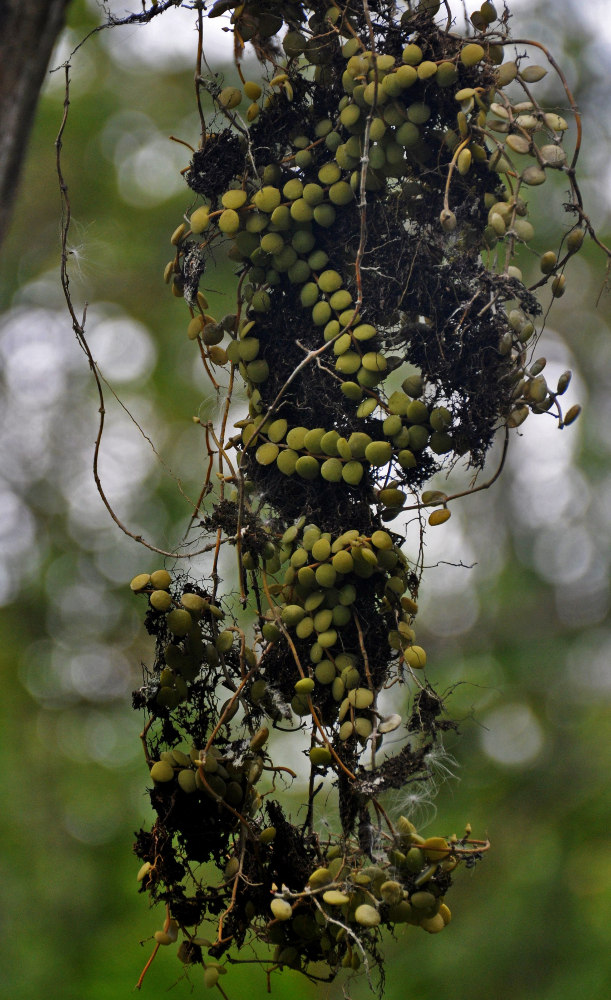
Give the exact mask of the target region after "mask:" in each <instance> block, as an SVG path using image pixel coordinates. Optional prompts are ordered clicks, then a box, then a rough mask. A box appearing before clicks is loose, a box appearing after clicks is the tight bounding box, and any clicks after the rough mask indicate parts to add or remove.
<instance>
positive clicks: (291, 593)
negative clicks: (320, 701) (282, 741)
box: [262, 518, 426, 740]
mask: <svg viewBox="0 0 611 1000" xmlns="http://www.w3.org/2000/svg"><path fill="white" fill-rule="evenodd" d="M304 522H305V518H302V519H301V520H300V521H299V522H298V523H297V524H295V525H292V526H291V527H290V528H288V529H287V530H286V532H285V533H284V535H283V536H282V540H281V541H282V544H281V548H280V549H279V551H278V554H277V555H276V556H275V557H274V559H273V560H270V561H268V562H267V563H266V564H265V569H266V573H271V572H276V573H278V574H279V573H280V572H281V571H282V568H283V567H285V568H284V572H283V575H282V582H281V583H280V582H278V583H273V584H271V585H270V586H268V587H267V593H268V594H269V595H270V597H271V599H272V601H273V605H272V607H271V608H270V611H269V612H268V616H269V619H270V620H269V621H268V623H267V624H265V625H263V629H262V631H263V637H264V638H265V639H266V640H268V641H272V642H273V641H277V640H278V639H280V636H281V634H282V632H281V628H284V629H286V630H288V632H289V634H291V635H292V636H294V637H295V638H296V639H298V640H301V644H305V645H306V646H307V648H308V659H309V664H310V666H309V668H308V673H307V674H305V673H304V672H303V671H302V673H303V676H301V677H298V678H297V679H296V681H295V696H294V698H293V702H292V707H293V710H294V711H295V712H297V714H298V715H307V714H309V712H310V711H311V707H312V702H311V700H310V699H311V698H312V699H313V700H314V701H315V700H316V699H315V689H316V687H317V685H322V686H327V685H328V686H330V689H331V692H332V695H333V698H334V700H335V701H336V702H338V703H341V707H340V714H339V722H340V723H342V722H343V720H344V718H345V717H346V716H347V715H348V714H349V715H350V719H348V720H347V721H346V722H344V723H343V726H342V728H341V729H340V733H339V735H340V739H342V740H343V739H347V738H348V737H350V736H352V735H353V734H354V735H358V736H360V737H361V738H362V739H367V738H368V737H369V736H370V735H371V733H372V730H373V728H374V727H373V723H372V722H371V719H370V717H369V716H367V717H366V718H367V722H365V721H364V719H363V721H362V722H361V723H360V724H359V725H352V726H351V725H350V724H351V723H353V722H354V710H355V709H356V710H365V709H369V708H370V706H371V705H372V704H373V702H374V699H375V692H374V690H373V688H372V687H371V682H369V686H368V687H364V686H363V685H364V684H365V683H366V682H367V674H366V666H365V664H364V662H363V652H362V650H361V649H360V648H359V644H358V642H357V641H356V638H355V632H354V622H355V614H357V612H356V611H355V605H356V602H357V598H358V593H359V587H360V586H361V585H362V581H363V580H372V581H373V583H374V585H375V587H374V590H375V594H376V595H377V605H378V606H377V614H378V615H379V616H380V618H381V619H382V620H384V621H385V622H386V624H387V628H388V630H389V631H388V635H387V638H388V643H389V647H390V648H391V649H394V650H397V651H401V654H402V656H403V658H404V660H405V662H407V663H408V664H409V666H411V667H413V668H416V669H418V668H422V667H424V665H425V663H426V654H425V652H424V650H423V649H422V647H420V646H416V645H414V640H415V638H416V634H415V632H414V629H413V627H412V620H413V617H414V615H415V613H416V611H417V604H416V602H415V601H414V600H413V598H412V597H411V596H409V594H406V591H407V589H408V572H407V562H406V559H405V556H404V554H403V553H402V551H401V549H400V548H399V547H398V546H397V545H396V543H395V541H394V540H393V538H392V536H391V535H390V534H389V533H388V532H387V531H384V530H382V529H377V530H376V531H374V532H373V533H372V535H371V536H370V537H367V536H365V535H362V534H360V533H359V531H358V529H356V528H353V529H348V530H347V531H345V532H343V533H342V534H341V535H339V536H338V537H337V538H333V537H332V536H331V534H330V533H329V532H323V531H322V530H321V528H319V527H318V526H317V525H314V524H305V523H304ZM357 606H358V605H357ZM301 648H303V645H301ZM377 731H379V730H377ZM383 731H384V730H383V729H382V732H383Z"/></svg>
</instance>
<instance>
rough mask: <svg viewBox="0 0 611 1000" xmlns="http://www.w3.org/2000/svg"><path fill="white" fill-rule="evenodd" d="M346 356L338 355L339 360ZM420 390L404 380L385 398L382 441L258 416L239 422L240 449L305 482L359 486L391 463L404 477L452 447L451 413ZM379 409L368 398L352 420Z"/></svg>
mask: <svg viewBox="0 0 611 1000" xmlns="http://www.w3.org/2000/svg"><path fill="white" fill-rule="evenodd" d="M367 326H368V324H361V325H360V326H357V327H356V328H355V331H354V332H355V334H356V335H357V336H358V333H359V330H360V329H361V328H364V327H367ZM369 329H373V328H371V327H369ZM346 336H347V335H346ZM339 342H340V341H339V340H338V341H336V343H338V344H339ZM346 356H347V355H340V358H339V360H340V361H341V359H342V357H346ZM380 358H381V355H378V354H371V355H364V356H363V357H362V358H361V361H362V363H363V365H367V364H372V365H373V364H375V363H376V361H377V362H378V363H380V360H379V359H380ZM370 359H372V360H370ZM342 391H343V392H344V395H345V396H346V397H347V398H348V399H356V398H359V396H360V393H361V389H360V387H359V386H358V385H357V384H356V383H354V382H343V384H342ZM422 391H423V382H422V379H421V378H420V377H419V376H408V377H407V378H405V379H404V380H403V383H402V386H401V389H400V390H395V391H394V392H393V393H391V394H390V395H389V397H388V399H387V401H386V404H385V407H384V414H385V416H384V420H383V421H381V422H380V424H381V426H380V428H379V429H380V430H381V432H382V437H381V438H377V439H376V438H373V437H372V436H371V435H370V434H368V433H366V432H365V431H353V432H352V434H350V435H349V436H348V437H347V438H346V437H344V436H342V435H341V434H340V433H339V432H338V431H337V430H335V429H331V430H326V429H325V428H324V427H314V428H311V429H308V428H307V427H303V426H295V427H290V428H289V425H288V422H287V420H285V419H284V418H282V417H279V418H277V419H273V418H266V417H265V416H264V415H259V416H255V417H254V418H250V419H248V420H244V421H240V422H239V423H238V425H237V426H241V427H242V432H241V443H242V446H243V447H244V448H250V449H251V450H254V457H255V461H256V462H257V463H258V464H259V465H262V466H268V465H272V464H275V466H276V467H277V468H278V470H279V471H280V472H282V473H283V474H284V475H286V476H292V475H294V474H295V475H296V476H297V477H298V478H301V479H305V480H314V479H316V478H317V477H318V476H321V477H322V478H323V479H324V480H326V481H327V482H329V483H341V482H344V483H347V484H348V485H350V486H358V485H359V483H360V482H361V480H362V479H363V475H364V472H365V469H366V468H368V467H369V468H371V469H374V470H376V469H383V468H384V467H386V466H388V465H389V464H391V463H392V464H393V465H394V467H395V468H397V467H398V469H397V471H399V470H403V471H404V472H405V471H407V470H409V469H413V468H416V467H417V465H418V456H419V455H420V454H421V453H422V452H424V450H425V449H427V448H428V449H430V452H432V453H434V454H435V455H443V454H446V453H447V452H449V451H451V450H452V448H453V447H454V442H453V439H452V436H451V434H450V433H449V431H450V429H451V425H452V414H451V413H450V411H449V410H448V408H447V407H445V406H431V405H427V404H426V403H425V402H424V400H422V399H421V398H419V397H420V396H421V394H422ZM377 407H378V399H377V397H376V396H374V395H372V396H368V397H367V398H366V399H365V400H363V402H362V403H360V404H359V406H358V407H357V411H356V415H357V417H368V416H370V415H371V414H372V413H373V412H374V411H375V410H376V408H377ZM400 474H401V473H400V471H399V475H400ZM386 495H387V496H389V494H386ZM382 502H384V501H383V497H382ZM389 506H391V507H392V506H396V504H393V503H390V504H389Z"/></svg>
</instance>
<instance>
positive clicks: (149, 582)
mask: <svg viewBox="0 0 611 1000" xmlns="http://www.w3.org/2000/svg"><path fill="white" fill-rule="evenodd" d="M171 586H172V577H171V575H170V573H168V571H167V570H165V569H159V570H155V571H154V572H153V573H139V574H138V575H137V576H135V577H134V578H133V580H132V581H131V584H130V587H131V590H132V591H133V592H134V593H135V594H145V595H146V596H147V597H148V600H149V608H150V615H151V616H152V621H151V623H150V625H151V629H152V630H153V631H154V632H155V633H156V634H159V632H160V631H161V633H162V634H163V635H166V636H167V638H168V641H167V642H165V643H163V646H162V653H161V658H160V663H159V677H158V683H157V685H156V688H155V692H154V698H150V699H149V708H151V709H153V710H154V709H155V707H156V708H157V709H162V710H163V709H168V710H172V709H174V708H176V707H177V706H178V705H181V704H183V703H185V702H187V701H188V700H189V693H190V690H191V685H192V683H193V681H195V679H196V678H197V677H198V675H199V674H200V671H201V669H202V665H206V666H208V667H210V668H213V669H215V668H217V667H218V665H219V658H220V656H222V655H223V654H224V653H226V652H228V651H229V649H231V646H232V644H233V640H234V633H233V632H232V631H230V630H227V629H226V630H220V628H219V626H220V623H222V621H223V618H224V614H223V612H222V610H221V609H220V608H219V607H218V605H216V604H215V603H214V602H212V601H210V600H207V599H206V598H205V597H202V596H201V595H200V594H197V593H194V592H192V591H190V590H184V591H182V592H181V593H179V594H177V595H174V594H172V592H171ZM249 653H250V651H249ZM251 655H254V654H252V653H251Z"/></svg>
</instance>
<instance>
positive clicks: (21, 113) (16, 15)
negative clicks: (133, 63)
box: [0, 0, 70, 245]
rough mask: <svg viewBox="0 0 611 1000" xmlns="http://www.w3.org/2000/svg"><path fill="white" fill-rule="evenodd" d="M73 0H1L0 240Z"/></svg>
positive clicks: (8, 216) (0, 240)
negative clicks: (70, 3) (66, 16)
mask: <svg viewBox="0 0 611 1000" xmlns="http://www.w3.org/2000/svg"><path fill="white" fill-rule="evenodd" d="M69 2H70V0H1V2H0V245H1V244H2V241H3V239H4V237H5V235H6V232H7V229H8V225H9V221H10V216H11V210H12V207H13V203H14V200H15V195H16V192H17V182H18V179H19V173H20V170H21V165H22V163H23V159H24V155H25V151H26V149H27V143H28V138H29V134H30V129H31V127H32V122H33V119H34V112H35V110H36V104H37V102H38V96H39V93H40V88H41V86H42V83H43V80H44V76H45V71H46V69H47V66H48V63H49V59H50V57H51V52H52V51H53V46H54V44H55V42H56V40H57V37H58V35H59V32H60V31H61V29H62V27H63V25H64V15H65V11H66V8H67V6H68V4H69Z"/></svg>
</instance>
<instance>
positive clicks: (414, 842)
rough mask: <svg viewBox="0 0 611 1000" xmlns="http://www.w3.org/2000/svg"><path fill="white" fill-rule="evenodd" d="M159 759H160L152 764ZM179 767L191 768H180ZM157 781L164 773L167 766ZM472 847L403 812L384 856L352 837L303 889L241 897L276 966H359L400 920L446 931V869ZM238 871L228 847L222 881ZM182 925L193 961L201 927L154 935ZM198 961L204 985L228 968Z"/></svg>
mask: <svg viewBox="0 0 611 1000" xmlns="http://www.w3.org/2000/svg"><path fill="white" fill-rule="evenodd" d="M175 753H177V752H176V751H175ZM183 757H187V759H191V758H192V757H193V754H192V755H191V758H190V757H189V756H188V755H184V754H181V753H180V752H178V753H177V758H178V759H177V760H172V761H170V762H169V763H168V764H167V767H168V768H169V770H173V771H175V770H176V768H177V767H180V766H181V764H182V758H183ZM161 763H165V762H158V763H157V764H155V765H153V768H157V767H159V765H160V764H161ZM182 773H192V772H190V771H189V770H188V769H186V771H179V774H182ZM162 780H163V781H165V780H166V776H165V771H164V774H163V779H162ZM167 780H171V779H167ZM187 794H192V793H191V792H188V793H187ZM276 836H277V831H276V828H275V827H273V826H269V827H265V828H263V829H261V830H260V833H259V840H258V845H259V851H260V853H261V855H262V857H263V858H265V857H267V856H269V851H270V847H271V845H273V844H274V842H275V841H276ZM475 854H476V849H474V845H472V842H470V841H469V840H468V835H465V836H464V837H463V838H462V839H461V840H459V839H458V838H457V837H456V835H452V837H450V838H445V837H440V836H429V837H423V836H422V835H420V834H419V833H418V832H417V830H416V827H415V826H414V825H413V823H411V822H410V821H409V820H408V819H407V818H406V817H404V816H400V817H399V820H398V822H397V827H396V830H395V832H394V836H393V838H392V839H391V840H390V842H389V844H388V846H387V847H386V850H385V852H384V856H382V855H381V856H380V857H379V858H378V860H377V861H376V862H375V863H374V862H372V861H371V860H370V859H369V858H368V857H367V856H365V855H363V853H362V852H361V851H359V850H358V848H357V847H356V845H354V844H346V845H344V847H343V848H342V847H340V846H339V845H334V846H332V847H329V848H328V850H327V851H326V852H325V854H324V856H323V857H322V858H321V860H320V863H319V864H318V865H316V867H313V868H311V870H310V871H309V874H307V877H306V881H305V885H304V886H303V889H302V890H301V891H295V890H291V889H289V888H288V887H286V886H282V887H274V889H273V894H272V897H271V900H270V902H269V904H268V908H267V913H259V912H258V911H257V908H256V907H255V906H254V905H253V904H252V903H250V905H249V904H246V908H245V910H246V919H247V920H251V921H252V922H253V924H254V925H255V926H256V927H257V933H258V936H259V938H260V939H261V940H264V941H266V942H267V944H268V945H270V946H271V947H272V948H273V952H272V956H271V962H272V963H273V965H272V967H274V968H278V967H280V968H283V967H285V966H286V967H288V968H291V969H296V970H299V971H302V972H306V973H307V972H308V966H309V964H310V963H314V962H321V961H324V962H325V963H326V964H327V966H328V967H329V969H330V970H331V971H332V973H333V974H334V973H336V972H337V971H339V970H340V969H341V968H347V969H353V970H357V969H359V968H360V966H361V964H362V963H363V961H364V962H365V963H367V961H368V952H370V951H373V950H374V949H375V944H376V942H377V940H378V938H379V935H380V931H381V930H382V929H383V928H388V929H390V930H392V929H393V928H395V927H396V926H397V925H399V924H401V925H411V926H414V927H419V928H421V929H422V930H424V931H425V932H427V933H429V934H438V933H439V932H440V931H442V930H444V928H445V927H446V926H447V925H448V924H449V923H450V921H451V919H452V914H451V912H450V909H449V907H448V906H447V904H446V903H445V892H446V889H447V886H448V884H449V874H450V873H451V872H452V871H453V870H454V868H456V866H457V865H458V864H459V863H460V861H461V860H462V859H463V858H464V857H465V856H469V855H471V856H474V855H475ZM240 875H241V864H240V860H239V857H238V855H237V854H232V855H231V856H230V857H229V858H228V860H227V862H226V864H225V867H224V871H223V881H222V888H225V887H226V886H233V885H234V883H235V882H238V883H239V881H240ZM152 876H154V866H153V865H151V863H150V862H145V863H144V864H143V865H142V867H141V868H140V871H139V872H138V876H137V877H138V880H139V881H141V882H145V883H146V881H147V880H148V879H150V878H151V877H152ZM181 930H182V932H183V935H184V938H183V942H182V944H181V945H180V946H179V948H178V957H179V959H180V960H181V961H182V962H184V963H185V964H190V963H192V962H193V961H195V960H196V959H195V957H194V953H195V954H198V955H199V954H201V952H200V949H202V948H211V947H212V941H211V940H210V939H209V938H207V937H205V936H204V934H203V933H202V928H196V929H195V931H194V932H193V931H191V932H189V931H188V930H187V928H185V927H184V926H183V927H181V926H180V925H179V923H178V922H177V921H176V920H175V919H169V920H168V921H166V925H165V927H164V928H163V929H162V930H159V931H156V932H155V935H154V938H155V941H156V943H157V944H160V945H171V944H173V943H175V942H176V941H177V939H178V935H179V931H181ZM203 930H204V931H205V928H204V929H203ZM203 964H204V968H205V972H204V983H205V985H206V986H208V987H212V986H215V985H216V984H217V982H218V978H219V976H220V975H223V974H224V973H226V971H227V970H226V967H225V966H224V965H222V964H221V963H219V962H217V961H215V960H214V959H211V960H206V961H205V962H204V963H203Z"/></svg>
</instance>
